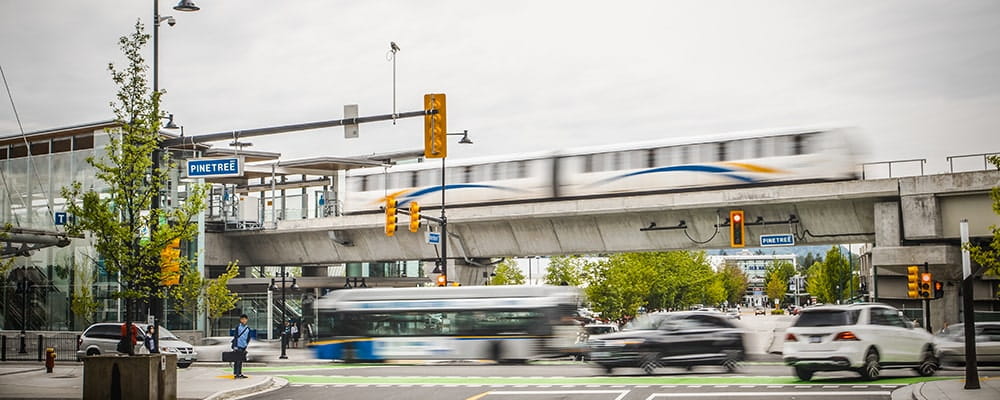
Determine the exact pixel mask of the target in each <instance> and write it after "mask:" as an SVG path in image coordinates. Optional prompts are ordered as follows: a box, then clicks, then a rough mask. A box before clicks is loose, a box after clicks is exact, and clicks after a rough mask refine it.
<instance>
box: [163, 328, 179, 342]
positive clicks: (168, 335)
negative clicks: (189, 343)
mask: <svg viewBox="0 0 1000 400" xmlns="http://www.w3.org/2000/svg"><path fill="white" fill-rule="evenodd" d="M160 340H180V339H178V338H177V336H174V334H173V333H170V331H168V330H167V328H164V327H162V326H161V327H160Z"/></svg>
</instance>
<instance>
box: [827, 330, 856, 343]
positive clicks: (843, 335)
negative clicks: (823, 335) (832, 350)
mask: <svg viewBox="0 0 1000 400" xmlns="http://www.w3.org/2000/svg"><path fill="white" fill-rule="evenodd" d="M833 340H834V341H837V340H861V339H858V337H857V336H855V335H854V332H851V331H845V332H840V333H838V334H837V336H834V337H833Z"/></svg>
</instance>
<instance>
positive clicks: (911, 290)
mask: <svg viewBox="0 0 1000 400" xmlns="http://www.w3.org/2000/svg"><path fill="white" fill-rule="evenodd" d="M906 297H909V298H911V299H918V298H920V267H918V266H916V265H911V266H909V267H906Z"/></svg>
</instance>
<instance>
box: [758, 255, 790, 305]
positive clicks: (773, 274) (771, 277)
mask: <svg viewBox="0 0 1000 400" xmlns="http://www.w3.org/2000/svg"><path fill="white" fill-rule="evenodd" d="M794 275H795V266H794V265H792V263H790V262H788V261H785V260H773V261H771V263H770V264H768V266H767V271H766V273H765V275H764V293H765V294H767V297H768V298H770V299H771V301H772V302H773V301H774V300H779V301H784V298H785V293H787V292H788V280H789V279H791V278H792V276H794Z"/></svg>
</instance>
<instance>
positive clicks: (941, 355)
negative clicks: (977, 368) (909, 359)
mask: <svg viewBox="0 0 1000 400" xmlns="http://www.w3.org/2000/svg"><path fill="white" fill-rule="evenodd" d="M934 347H935V349H936V350H937V357H938V360H940V361H941V365H965V326H964V325H962V324H955V325H952V326H949V327H948V328H946V329H944V330H942V331H941V332H939V333H938V334H937V335H935V336H934ZM976 364H977V365H1000V322H976Z"/></svg>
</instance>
